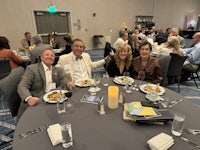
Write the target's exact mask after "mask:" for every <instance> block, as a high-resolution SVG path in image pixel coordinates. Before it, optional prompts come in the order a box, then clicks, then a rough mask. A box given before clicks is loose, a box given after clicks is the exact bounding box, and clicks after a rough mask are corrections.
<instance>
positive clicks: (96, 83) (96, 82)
mask: <svg viewBox="0 0 200 150" xmlns="http://www.w3.org/2000/svg"><path fill="white" fill-rule="evenodd" d="M93 79H94V86H95V87H96V88H98V86H99V84H100V82H101V76H100V74H99V73H94V75H93Z"/></svg>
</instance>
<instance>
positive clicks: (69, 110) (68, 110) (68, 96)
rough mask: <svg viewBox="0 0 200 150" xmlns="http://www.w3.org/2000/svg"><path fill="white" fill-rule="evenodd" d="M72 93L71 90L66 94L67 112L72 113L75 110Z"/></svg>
mask: <svg viewBox="0 0 200 150" xmlns="http://www.w3.org/2000/svg"><path fill="white" fill-rule="evenodd" d="M72 95H73V94H72V91H71V90H69V91H67V92H66V93H65V96H66V97H67V102H66V112H71V111H72V110H73V105H72V103H70V101H69V100H70V97H72Z"/></svg>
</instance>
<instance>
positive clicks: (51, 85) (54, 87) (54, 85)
mask: <svg viewBox="0 0 200 150" xmlns="http://www.w3.org/2000/svg"><path fill="white" fill-rule="evenodd" d="M49 88H50V90H53V89H56V83H55V82H53V83H49Z"/></svg>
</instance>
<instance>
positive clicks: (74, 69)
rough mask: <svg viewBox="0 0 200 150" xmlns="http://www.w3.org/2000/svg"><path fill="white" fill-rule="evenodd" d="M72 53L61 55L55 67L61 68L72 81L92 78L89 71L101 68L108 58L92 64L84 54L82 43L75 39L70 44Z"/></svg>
mask: <svg viewBox="0 0 200 150" xmlns="http://www.w3.org/2000/svg"><path fill="white" fill-rule="evenodd" d="M71 48H72V52H71V53H69V54H65V55H61V56H60V58H59V60H58V63H57V65H56V66H57V67H61V68H63V69H64V70H65V72H66V73H67V74H70V75H71V77H72V81H76V80H78V79H83V78H92V75H91V70H92V69H93V68H96V67H100V66H103V65H104V64H105V61H106V60H107V59H109V58H110V57H109V56H107V57H105V58H104V59H102V60H99V61H97V62H92V61H91V58H90V56H89V54H87V53H84V52H83V51H84V49H85V46H84V43H83V41H82V40H81V39H75V40H73V42H72V47H71Z"/></svg>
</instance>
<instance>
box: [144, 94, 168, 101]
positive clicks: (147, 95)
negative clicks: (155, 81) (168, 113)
mask: <svg viewBox="0 0 200 150" xmlns="http://www.w3.org/2000/svg"><path fill="white" fill-rule="evenodd" d="M145 97H146V99H148V100H149V101H151V102H157V101H161V100H164V99H163V98H162V97H160V96H159V95H158V96H157V97H156V99H151V96H150V94H146V95H145Z"/></svg>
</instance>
